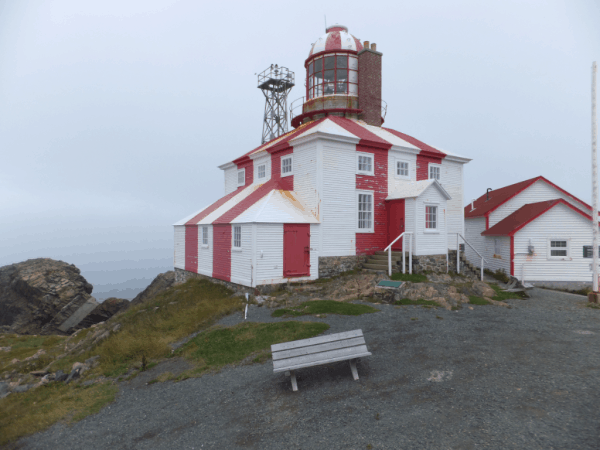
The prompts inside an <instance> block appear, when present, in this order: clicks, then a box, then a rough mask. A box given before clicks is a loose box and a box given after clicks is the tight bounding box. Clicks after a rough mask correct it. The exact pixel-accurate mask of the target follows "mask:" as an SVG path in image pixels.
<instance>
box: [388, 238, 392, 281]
mask: <svg viewBox="0 0 600 450" xmlns="http://www.w3.org/2000/svg"><path fill="white" fill-rule="evenodd" d="M388 272H389V276H390V277H391V276H392V246H391V245H390V248H388Z"/></svg>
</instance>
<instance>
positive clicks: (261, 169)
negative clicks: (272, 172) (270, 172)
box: [257, 164, 266, 178]
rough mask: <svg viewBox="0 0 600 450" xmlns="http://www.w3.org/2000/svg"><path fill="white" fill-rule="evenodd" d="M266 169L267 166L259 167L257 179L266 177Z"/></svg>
mask: <svg viewBox="0 0 600 450" xmlns="http://www.w3.org/2000/svg"><path fill="white" fill-rule="evenodd" d="M265 168H266V165H265V164H261V165H260V166H258V177H257V178H264V177H265Z"/></svg>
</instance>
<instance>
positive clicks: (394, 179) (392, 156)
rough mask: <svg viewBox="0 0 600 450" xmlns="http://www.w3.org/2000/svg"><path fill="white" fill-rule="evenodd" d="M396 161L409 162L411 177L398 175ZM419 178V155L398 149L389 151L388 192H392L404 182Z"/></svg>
mask: <svg viewBox="0 0 600 450" xmlns="http://www.w3.org/2000/svg"><path fill="white" fill-rule="evenodd" d="M396 161H406V162H408V164H409V165H408V174H409V178H408V179H407V178H404V177H402V178H400V177H398V176H397V175H396ZM416 179H417V155H416V154H414V153H405V152H401V151H398V150H390V151H389V152H388V194H391V193H392V192H394V191H395V190H396V188H399V187H400V185H401V184H402V183H403V182H406V181H407V180H408V181H416Z"/></svg>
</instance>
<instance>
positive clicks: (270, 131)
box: [258, 64, 294, 144]
mask: <svg viewBox="0 0 600 450" xmlns="http://www.w3.org/2000/svg"><path fill="white" fill-rule="evenodd" d="M293 87H294V72H292V71H291V70H288V68H287V67H277V64H275V65H273V64H271V67H269V68H268V69H266V70H265V71H263V72H262V73H260V74H258V88H259V89H260V90H261V91H262V93H263V94H264V95H265V118H264V123H263V132H262V140H261V144H264V143H265V142H268V141H270V140H271V139H275V138H276V137H278V136H281V135H282V134H284V133H287V96H288V94H289V93H290V91H291V90H292V88H293Z"/></svg>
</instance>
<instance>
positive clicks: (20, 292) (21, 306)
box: [0, 258, 113, 334]
mask: <svg viewBox="0 0 600 450" xmlns="http://www.w3.org/2000/svg"><path fill="white" fill-rule="evenodd" d="M92 289H93V286H92V285H91V284H90V283H88V282H87V281H86V279H85V278H84V277H83V276H81V273H80V271H79V269H78V268H77V267H75V266H74V265H72V264H67V263H65V262H63V261H56V260H53V259H50V258H38V259H30V260H27V261H24V262H21V263H17V264H11V265H9V266H4V267H0V331H2V332H7V333H17V334H70V333H71V332H72V331H73V330H75V329H76V328H77V327H78V326H79V324H80V323H81V322H82V321H84V320H86V319H87V321H86V322H85V323H86V326H89V325H91V324H92V323H95V322H96V321H102V320H106V318H107V317H108V314H109V312H110V311H111V308H112V307H113V305H110V304H109V305H107V306H105V307H101V308H100V309H101V311H102V313H98V314H96V315H97V316H98V320H94V319H93V317H89V316H90V314H91V313H93V312H94V311H98V307H99V306H101V305H99V303H98V302H97V301H96V299H95V298H94V297H92V296H91V295H90V294H91V293H92ZM100 316H101V317H100Z"/></svg>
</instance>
